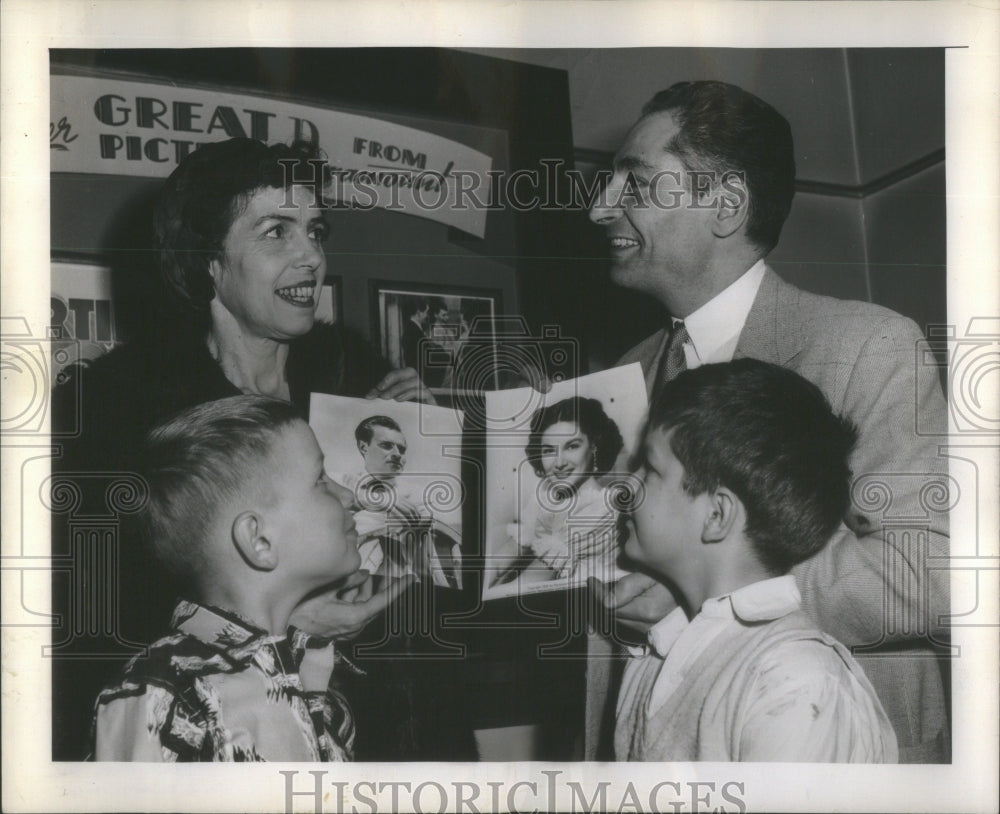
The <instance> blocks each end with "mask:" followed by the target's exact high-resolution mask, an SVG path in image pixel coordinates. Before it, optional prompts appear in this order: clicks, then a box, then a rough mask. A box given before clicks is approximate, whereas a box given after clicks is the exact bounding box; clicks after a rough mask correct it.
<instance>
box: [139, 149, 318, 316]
mask: <svg viewBox="0 0 1000 814" xmlns="http://www.w3.org/2000/svg"><path fill="white" fill-rule="evenodd" d="M310 162H312V163H310ZM317 177H318V178H319V181H317V182H314V181H313V179H314V178H317ZM328 177H329V168H328V167H327V165H326V162H325V161H324V160H323V156H322V153H321V152H320V150H319V148H318V147H317V146H315V145H314V144H312V143H310V142H295V143H294V144H292V145H291V146H289V145H286V144H273V145H271V146H268V145H266V144H264V143H262V142H260V141H256V140H255V139H249V138H234V139H229V140H228V141H219V142H215V143H213V144H206V145H204V146H202V147H199V148H198V149H197V150H195V151H194V152H193V153H191V154H190V155H189V156H187V158H185V159H184V160H183V161H182V162H181V163H180V165H179V166H178V167H177V169H175V170H174V171H173V172H172V173H171V174H170V177H169V178H167V181H166V185H165V186H164V188H163V192H162V193H161V195H160V200H159V203H158V204H157V207H156V211H155V213H154V215H153V229H154V249H155V251H156V253H157V260H158V264H159V269H160V275H161V277H162V278H163V281H164V283H165V284H166V287H167V289H168V290H169V291H171V292H172V293H173V294H174V295H176V297H177V299H178V300H179V304H180V305H181V306H182V307H183V309H184V310H186V311H187V312H188V313H192V314H195V315H201V316H207V314H208V304H209V303H210V302H211V301H212V298H213V297H214V296H215V287H214V285H213V283H212V277H211V274H210V273H209V265H210V264H211V262H212V261H213V260H218V259H220V258H221V256H222V252H223V245H224V243H225V240H226V235H227V234H228V233H229V230H230V228H231V227H232V225H233V222H234V221H235V220H236V218H238V217H239V216H240V215H241V214H242V213H243V210H244V209H245V208H246V205H247V203H248V202H249V200H250V198H251V197H252V196H253V194H254V192H256V191H257V190H260V189H266V188H274V189H287V188H288V187H290V186H291V185H292V183H303V184H306V185H309V186H314V188H316V189H317V197H318V198H321V197H322V195H321V194H320V193H321V191H322V189H323V187H324V186H325V182H326V181H327V179H328Z"/></svg>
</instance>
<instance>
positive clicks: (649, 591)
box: [587, 573, 677, 633]
mask: <svg viewBox="0 0 1000 814" xmlns="http://www.w3.org/2000/svg"><path fill="white" fill-rule="evenodd" d="M587 586H588V587H589V588H590V592H591V593H592V594H593V595H594V596H595V597H596V598H597V601H598V602H600V603H601V604H603V605H604V607H606V608H607V609H608V610H611V611H614V612H615V616H616V618H617V620H618V621H619V622H621V623H622V624H623V625H625V626H626V627H629V628H632V629H633V630H638V631H640V632H641V633H645V632H646V631H647V630H649V629H650V628H651V627H652V626H653V625H655V624H656V623H657V622H659V621H660V620H661V619H662V618H663V617H664V616H666V615H667V614H668V613H670V612H671V611H672V610H673V609H674V608H676V607H677V601H676V600H675V599H674V595H673V594H672V593H670V589H669V588H667V586H666V585H664V584H663V583H662V582H658V581H657V580H655V579H653V578H652V577H651V576H648V575H646V574H641V573H635V574H627V575H626V576H624V577H622V578H621V579H620V580H618V581H617V582H612V583H604V582H600V581H599V580H597V579H594V578H593V577H591V578H590V579H588V580H587Z"/></svg>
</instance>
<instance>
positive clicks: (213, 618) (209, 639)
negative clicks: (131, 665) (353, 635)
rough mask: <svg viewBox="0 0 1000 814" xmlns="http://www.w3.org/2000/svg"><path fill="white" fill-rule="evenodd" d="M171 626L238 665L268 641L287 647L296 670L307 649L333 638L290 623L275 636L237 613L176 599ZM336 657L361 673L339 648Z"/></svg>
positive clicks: (243, 663)
mask: <svg viewBox="0 0 1000 814" xmlns="http://www.w3.org/2000/svg"><path fill="white" fill-rule="evenodd" d="M171 627H173V628H174V629H175V630H179V631H180V632H182V633H184V634H186V635H188V636H192V637H194V638H195V639H197V640H198V641H200V642H202V644H205V645H207V646H208V647H210V648H212V649H213V650H217V651H218V652H219V653H221V654H222V655H223V656H225V658H226V660H227V661H228V662H230V663H233V664H235V665H239V666H245V665H247V664H249V663H250V661H252V660H253V657H254V656H255V655H256V654H257V651H258V650H260V648H261V647H263V646H264V645H265V644H269V643H270V644H272V645H274V646H275V647H277V648H279V649H280V650H287V651H288V652H289V653H290V654H291V657H292V663H293V664H294V665H295V669H296V670H297V669H298V668H299V666H300V665H301V664H302V658H303V656H304V655H305V651H306V650H307V649H309V650H312V649H320V648H324V647H326V646H328V645H329V644H330V643H331V641H332V640H331V639H329V638H323V637H320V636H312V635H310V634H308V633H306V632H305V631H302V630H299V629H298V628H296V627H294V626H289V628H288V632H287V634H285V635H274V634H271V633H268V632H267V631H266V630H264V629H262V628H259V627H257V626H256V625H255V624H254V623H253V622H251V621H250V620H248V619H246V618H244V617H243V616H240V615H239V614H238V613H235V612H233V611H229V610H224V609H223V608H217V607H213V606H210V605H199V604H198V603H197V602H190V601H187V600H182V601H181V602H178V603H177V606H176V607H175V608H174V614H173V618H172V621H171ZM335 657H336V663H337V664H345V665H346V666H347V668H348V669H349V670H351V671H352V672H357V673H362V672H363V671H362V670H361V669H360V668H359V667H357V666H356V665H354V664H353V663H351V662H350V661H349V660H348V659H347V658H345V657H344V655H343V654H342V653H341V652H340V651H339V650H335Z"/></svg>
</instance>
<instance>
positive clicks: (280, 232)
mask: <svg viewBox="0 0 1000 814" xmlns="http://www.w3.org/2000/svg"><path fill="white" fill-rule="evenodd" d="M284 236H285V225H284V224H283V223H276V224H274V226H272V227H271V228H270V229H268V230H267V231H266V232H264V237H268V238H273V239H279V240H280V239H281V238H283V237H284Z"/></svg>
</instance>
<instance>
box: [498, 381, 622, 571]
mask: <svg viewBox="0 0 1000 814" xmlns="http://www.w3.org/2000/svg"><path fill="white" fill-rule="evenodd" d="M623 445H624V444H623V441H622V436H621V432H620V431H619V430H618V426H617V425H616V424H615V422H614V421H612V420H611V418H609V417H608V415H607V413H605V412H604V408H603V407H602V406H601V403H600V402H599V401H598V400H597V399H591V398H582V397H580V396H575V397H573V398H568V399H563V400H562V401H558V402H556V403H554V404H551V405H547V406H545V407H542V408H540V409H538V410H537V411H536V412H535V414H534V415H533V416H532V418H531V434H530V436H529V437H528V444H527V446H526V447H525V449H524V451H525V455H526V456H527V460H528V463H529V464H530V465H531V467H532V469H533V470H534V472H535V474H536V475H537V476H538V478H539V483H538V486H537V488H536V489H528V490H526V494H524V495H523V496H522V507H521V511H520V517H519V519H518V521H517V522H516V523H512V524H511V525H510V526H509V527H508V529H507V532H508V535H509V536H510V538H511V541H512V543H513V544H514V545H515V546H516V547H517V550H518V551H519V552H520V553H521V554H522V560H521V562H520V563H519V564H518V566H516V570H515V571H514V572H513V573H512V572H511V571H508V572H507V573H506V574H504V575H503V576H502V577H501V578H500V579H499V580H498V582H507V581H510V580H511V579H513V577H514V576H515V575H516V574H517V573H518V572H519V573H520V576H521V579H522V580H529V581H538V580H543V581H544V580H549V579H553V578H564V577H569V578H571V579H583V578H586V577H587V576H596V577H598V578H600V579H607V578H608V575H609V574H610V573H611V572H612V571H613V569H614V561H615V558H616V556H617V549H618V546H617V520H618V513H617V512H616V511H615V509H614V508H613V505H612V502H611V500H610V496H609V494H608V490H607V489H606V488H605V487H604V486H602V485H601V484H600V483H599V481H598V478H600V477H601V476H603V475H606V474H607V473H608V471H609V470H610V469H611V468H612V467H613V466H614V463H615V461H616V460H617V458H618V455H619V454H620V453H621V451H622V447H623ZM524 558H528V560H529V563H526V562H525V560H524ZM539 563H540V564H541V565H542V566H543V567H539Z"/></svg>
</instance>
